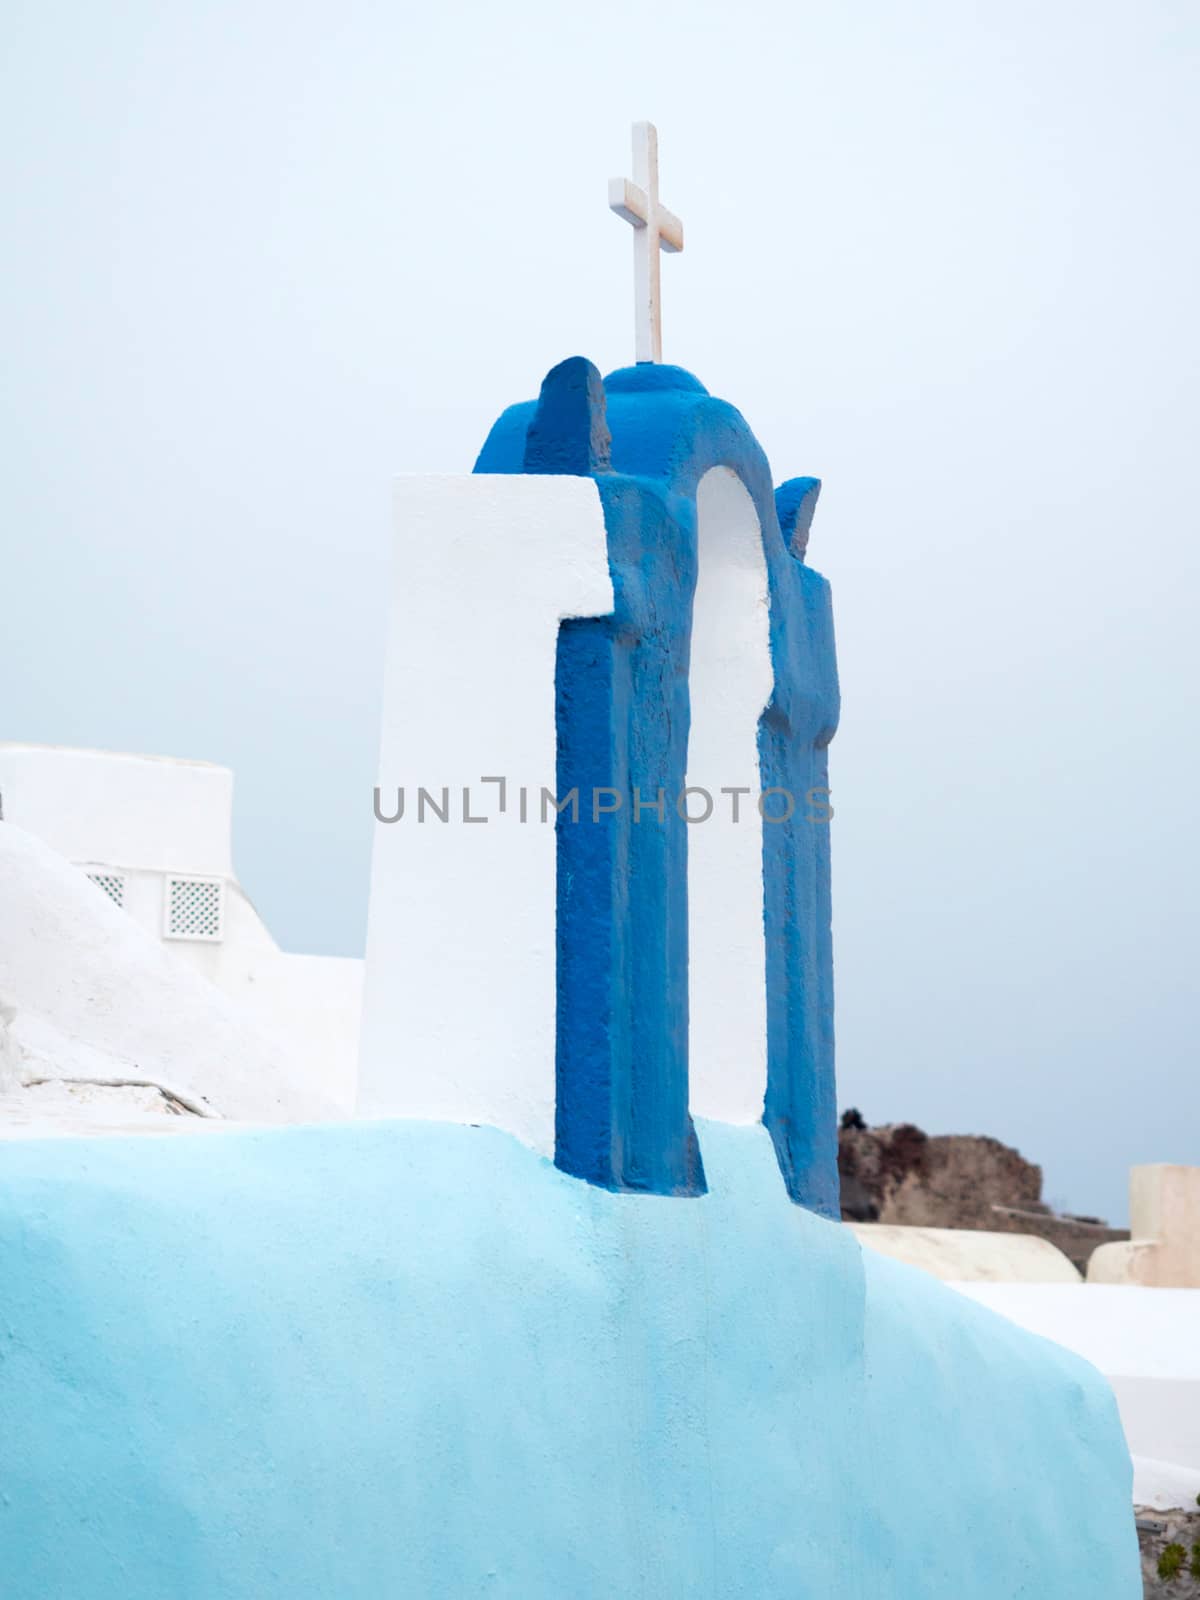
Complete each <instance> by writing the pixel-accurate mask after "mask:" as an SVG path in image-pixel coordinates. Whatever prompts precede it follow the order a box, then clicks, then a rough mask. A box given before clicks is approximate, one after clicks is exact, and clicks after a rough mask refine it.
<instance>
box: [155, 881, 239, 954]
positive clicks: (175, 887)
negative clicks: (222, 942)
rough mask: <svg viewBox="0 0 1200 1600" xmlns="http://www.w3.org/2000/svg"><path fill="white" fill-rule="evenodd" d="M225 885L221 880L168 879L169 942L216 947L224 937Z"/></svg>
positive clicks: (165, 932)
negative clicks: (205, 943)
mask: <svg viewBox="0 0 1200 1600" xmlns="http://www.w3.org/2000/svg"><path fill="white" fill-rule="evenodd" d="M224 921H225V885H224V884H223V883H222V881H221V879H220V878H168V879H167V893H166V917H165V921H164V925H163V937H164V938H166V939H204V940H207V941H208V942H209V943H215V942H216V941H217V940H219V939H221V938H222V937H223V935H224V931H225V928H224Z"/></svg>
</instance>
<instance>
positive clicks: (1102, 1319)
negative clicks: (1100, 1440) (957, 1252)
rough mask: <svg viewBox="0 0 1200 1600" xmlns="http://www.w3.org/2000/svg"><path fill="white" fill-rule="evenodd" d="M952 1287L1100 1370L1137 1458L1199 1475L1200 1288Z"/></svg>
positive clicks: (1109, 1286) (997, 1285) (1089, 1285)
mask: <svg viewBox="0 0 1200 1600" xmlns="http://www.w3.org/2000/svg"><path fill="white" fill-rule="evenodd" d="M954 1287H955V1288H957V1289H958V1290H960V1292H961V1293H963V1294H965V1295H968V1296H969V1297H970V1298H971V1299H973V1300H978V1301H979V1302H980V1303H981V1304H983V1305H986V1306H990V1307H991V1308H992V1309H993V1310H994V1311H999V1312H1000V1313H1002V1315H1004V1316H1006V1317H1009V1318H1010V1319H1011V1320H1012V1321H1013V1322H1016V1323H1019V1324H1020V1325H1021V1327H1023V1328H1027V1329H1028V1330H1029V1331H1030V1332H1031V1333H1038V1334H1041V1335H1042V1336H1043V1337H1044V1338H1047V1339H1053V1340H1054V1341H1055V1343H1057V1344H1061V1345H1065V1346H1066V1347H1067V1349H1069V1350H1074V1351H1075V1352H1076V1353H1077V1354H1078V1355H1081V1356H1083V1357H1084V1358H1085V1359H1086V1360H1088V1361H1090V1362H1091V1363H1092V1364H1093V1366H1096V1367H1098V1368H1099V1369H1100V1371H1101V1372H1102V1373H1104V1375H1105V1377H1107V1378H1108V1380H1109V1382H1110V1383H1111V1384H1112V1387H1113V1392H1114V1393H1115V1395H1116V1397H1117V1404H1118V1406H1119V1407H1120V1411H1121V1421H1122V1423H1123V1424H1124V1427H1125V1436H1126V1439H1127V1440H1128V1442H1129V1448H1130V1451H1131V1453H1132V1454H1133V1455H1134V1456H1135V1457H1136V1456H1142V1457H1145V1458H1147V1460H1149V1461H1152V1462H1157V1463H1158V1464H1159V1467H1160V1468H1161V1469H1163V1470H1165V1469H1166V1468H1167V1467H1170V1468H1171V1469H1181V1470H1182V1471H1184V1472H1188V1473H1190V1472H1200V1289H1152V1288H1140V1287H1135V1286H1132V1285H1105V1284H1096V1283H1087V1284H1078V1285H1076V1286H1071V1285H1069V1284H1037V1283H1005V1284H998V1283H997V1284H984V1283H958V1284H955V1286H954ZM1160 1476H1161V1474H1160ZM1175 1476H1176V1477H1178V1474H1177V1473H1176V1474H1175ZM1181 1481H1182V1480H1181ZM1187 1481H1190V1480H1187ZM1198 1487H1200V1485H1198ZM1143 1503H1147V1502H1143Z"/></svg>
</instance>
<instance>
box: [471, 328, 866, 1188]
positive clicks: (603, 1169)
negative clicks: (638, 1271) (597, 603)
mask: <svg viewBox="0 0 1200 1600" xmlns="http://www.w3.org/2000/svg"><path fill="white" fill-rule="evenodd" d="M714 467H727V468H729V469H730V470H732V471H733V472H735V473H736V474H737V475H738V477H739V478H740V479H741V481H742V483H743V484H744V485H745V486H746V488H747V490H748V491H749V493H750V495H751V496H752V498H753V500H754V503H755V506H756V509H757V511H758V516H759V521H760V525H761V528H762V536H763V547H764V552H765V555H766V560H767V569H768V575H769V584H770V602H771V656H772V663H773V667H774V677H775V687H774V692H773V694H772V698H771V701H770V704H769V705H768V707H767V709H766V711H765V713H764V715H763V717H762V720H761V722H760V727H759V753H760V766H761V773H762V782H763V788H764V789H768V788H773V787H778V788H785V789H787V790H788V791H789V792H790V793H791V794H792V795H793V796H794V801H795V808H794V811H793V814H792V816H791V817H790V819H789V820H788V821H787V822H786V823H779V824H767V825H765V826H764V830H763V831H764V859H763V871H764V918H765V924H766V942H767V970H766V972H765V973H764V976H763V981H764V984H765V985H766V989H767V1033H768V1041H767V1043H768V1066H767V1077H768V1082H767V1093H766V1100H765V1105H764V1117H763V1120H764V1122H765V1123H766V1125H767V1127H768V1128H769V1129H770V1132H771V1135H772V1139H773V1141H774V1145H775V1150H776V1154H777V1157H778V1160H779V1164H780V1168H781V1171H782V1173H783V1176H784V1180H785V1183H786V1185H787V1188H788V1192H789V1194H790V1195H791V1196H792V1198H793V1199H794V1200H796V1201H798V1202H799V1203H801V1204H804V1205H807V1206H810V1207H811V1208H813V1209H814V1210H817V1211H820V1212H823V1213H825V1214H827V1215H837V1147H836V1105H835V1096H834V1078H833V986H832V985H833V977H832V953H831V943H830V896H829V827H828V817H829V807H828V805H827V804H826V803H825V802H826V799H827V793H826V791H827V764H826V747H827V745H828V743H829V740H830V739H831V738H832V736H833V732H834V730H835V728H836V725H837V716H838V690H837V669H836V662H835V658H834V650H833V631H832V611H831V606H830V602H829V587H828V585H827V584H826V582H825V580H824V579H823V578H821V577H820V576H819V575H818V574H817V573H814V572H812V571H811V570H810V569H809V568H807V567H806V566H805V564H804V547H805V543H806V540H807V530H808V526H809V523H810V522H811V519H812V514H813V508H814V506H815V502H816V497H817V493H818V491H819V487H820V486H819V484H818V483H817V481H816V480H815V479H811V478H810V479H795V480H792V481H791V482H789V483H788V484H785V485H784V486H783V487H782V488H781V490H780V491H779V500H778V505H777V502H776V496H775V492H774V490H773V488H772V483H771V476H770V469H769V467H768V464H767V461H766V457H765V456H764V455H763V452H762V450H761V448H760V446H759V445H758V442H757V440H755V438H754V436H753V434H752V433H751V432H750V429H749V428H748V427H747V425H746V423H745V421H744V419H743V418H742V417H741V415H740V414H739V413H738V412H737V411H736V410H734V408H733V407H732V406H729V405H727V404H726V403H725V402H723V401H720V400H715V399H713V397H712V396H710V395H709V394H708V392H707V390H706V389H705V388H704V386H703V385H702V384H701V383H699V382H698V381H697V380H696V379H695V378H694V377H692V376H691V374H690V373H686V372H683V371H681V370H680V369H679V368H676V367H664V366H657V365H644V366H639V367H634V368H628V369H625V370H624V371H621V372H617V373H614V374H612V375H611V376H610V377H609V378H608V379H607V380H606V381H605V382H604V383H603V385H602V384H601V381H600V377H599V374H598V373H597V372H596V369H595V368H594V367H592V366H591V364H590V363H589V362H586V361H584V360H583V359H582V358H579V357H576V358H573V359H571V360H570V361H566V362H563V363H562V364H561V365H560V366H558V367H556V368H555V369H554V370H553V371H552V372H551V373H550V374H549V375H548V376H547V378H546V381H545V383H544V384H543V386H542V392H541V395H540V397H539V399H538V401H537V402H536V403H528V404H525V405H521V406H514V407H510V408H509V410H508V411H506V412H505V413H504V414H503V415H502V416H501V417H500V418H499V420H498V421H497V423H496V425H495V426H494V428H493V429H492V432H491V434H490V435H489V437H488V440H487V442H486V444H485V445H484V448H483V450H482V452H481V453H480V457H479V460H478V462H477V464H476V471H478V472H521V471H524V472H544V471H549V472H570V473H575V474H579V475H583V476H590V477H593V478H594V479H595V481H596V484H597V488H598V491H599V494H600V497H601V502H602V505H603V508H604V517H605V526H606V529H607V533H608V547H609V562H610V567H611V571H612V579H613V591H614V610H613V614H612V615H611V616H610V617H602V618H591V619H587V620H580V621H567V622H564V623H563V625H562V628H561V630H560V635H559V646H558V659H557V677H556V686H555V688H556V718H557V729H558V770H557V775H556V781H557V789H558V795H559V797H560V798H561V797H562V796H564V795H567V794H569V793H570V792H571V791H572V790H575V789H577V790H578V791H579V797H580V811H579V820H578V821H577V822H574V821H571V820H570V817H569V815H568V814H566V813H564V814H561V815H560V816H559V818H558V821H557V829H558V934H557V937H558V993H557V1004H558V1018H557V1090H558V1101H557V1116H556V1132H557V1149H556V1160H557V1162H558V1164H559V1166H561V1167H562V1168H563V1169H564V1170H565V1171H567V1172H570V1173H573V1174H574V1175H575V1176H578V1177H582V1178H586V1179H587V1180H588V1181H589V1182H592V1183H596V1184H600V1185H602V1186H603V1187H605V1188H610V1189H628V1190H641V1191H648V1192H652V1193H657V1194H673V1195H687V1194H699V1193H702V1192H703V1191H704V1172H703V1166H702V1162H701V1156H700V1150H699V1146H698V1144H697V1140H696V1135H695V1131H694V1129H693V1126H692V1122H691V1118H690V1116H689V1114H688V1084H687V1055H688V1040H687V1012H688V1005H687V825H686V823H684V822H683V820H682V819H681V818H680V817H679V816H678V813H677V812H676V809H675V805H674V801H675V797H676V796H677V795H678V794H679V793H680V792H681V791H682V788H683V784H684V775H685V772H686V768H687V730H688V726H689V720H690V706H689V699H688V685H687V662H688V659H689V654H690V642H691V611H692V599H693V594H694V590H695V583H696V564H697V542H696V491H697V487H698V485H699V483H700V480H701V478H702V477H703V476H704V474H705V473H706V472H708V471H710V470H711V469H712V468H714ZM660 792H661V793H662V794H663V795H664V796H665V799H666V804H665V806H664V809H663V815H662V819H661V821H658V820H657V819H656V818H655V817H654V816H653V815H652V813H651V812H650V811H649V809H648V807H649V805H651V804H653V803H654V802H655V801H656V799H657V797H658V795H659V793H660ZM597 795H598V796H599V799H598V801H597V804H596V805H595V806H593V798H594V797H595V796H597ZM639 802H640V803H641V805H642V807H643V809H642V812H641V819H640V821H635V811H636V809H637V807H638V805H639Z"/></svg>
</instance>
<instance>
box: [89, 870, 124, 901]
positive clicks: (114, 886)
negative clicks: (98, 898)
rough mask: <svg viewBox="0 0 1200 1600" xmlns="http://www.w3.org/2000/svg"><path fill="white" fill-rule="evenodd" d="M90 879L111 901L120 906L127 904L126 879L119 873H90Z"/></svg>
mask: <svg viewBox="0 0 1200 1600" xmlns="http://www.w3.org/2000/svg"><path fill="white" fill-rule="evenodd" d="M88 877H89V878H90V879H91V880H92V882H93V883H94V884H95V885H96V887H97V889H99V890H100V891H101V892H102V893H103V894H106V895H107V896H108V898H109V899H110V900H115V901H116V903H117V904H118V905H119V906H123V905H124V904H125V879H124V878H123V877H122V876H121V874H120V873H119V872H89V873H88Z"/></svg>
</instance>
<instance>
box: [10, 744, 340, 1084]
mask: <svg viewBox="0 0 1200 1600" xmlns="http://www.w3.org/2000/svg"><path fill="white" fill-rule="evenodd" d="M232 807H233V774H232V773H231V772H230V771H229V770H228V768H225V767H220V766H213V765H211V764H210V763H208V762H203V761H181V760H175V759H172V758H166V757H157V756H141V755H128V754H120V753H113V752H110V751H101V750H74V749H66V748H61V747H57V746H46V745H28V744H0V810H2V813H3V818H4V821H3V823H0V827H2V826H5V825H10V826H14V827H19V828H23V829H25V830H27V831H28V832H29V833H31V834H34V835H36V836H37V838H39V839H40V840H41V841H42V842H43V843H45V844H46V845H47V846H48V847H49V848H50V849H52V850H53V851H54V852H56V853H57V854H58V855H59V856H61V857H65V858H66V859H67V860H68V861H70V862H72V863H73V864H74V865H75V866H77V867H79V868H81V869H82V871H83V872H85V873H88V874H91V875H94V876H97V877H99V878H101V879H107V880H110V881H111V880H113V879H114V878H115V879H119V885H120V903H121V912H122V914H123V915H124V916H125V917H126V918H127V919H128V920H129V921H132V922H133V923H135V924H136V925H137V926H138V927H139V928H140V929H141V930H142V932H143V933H144V934H145V935H146V936H147V937H148V938H149V939H151V940H153V941H155V942H156V943H159V944H161V945H162V947H163V950H164V952H165V953H166V955H167V956H168V958H169V959H170V960H172V961H174V962H176V963H178V964H180V965H182V966H184V967H188V968H191V969H192V970H193V971H194V972H196V973H198V974H200V975H202V976H203V977H204V978H206V979H208V980H209V981H210V982H211V983H213V984H215V985H216V987H217V988H218V989H220V990H222V991H223V992H224V993H225V994H227V995H229V996H232V997H233V998H234V999H236V1000H237V1001H238V1002H239V1003H240V1004H241V1005H242V1006H244V1007H245V1008H246V1012H247V1014H248V1015H249V1016H251V1017H253V1018H254V1019H255V1020H256V1022H257V1025H258V1026H260V1027H262V1028H264V1029H265V1030H266V1031H267V1032H268V1034H269V1035H270V1036H271V1037H273V1038H274V1039H275V1040H276V1041H277V1042H278V1044H279V1045H280V1046H281V1048H283V1049H284V1050H285V1051H286V1052H288V1053H289V1054H290V1056H291V1057H292V1059H293V1061H294V1063H295V1066H294V1075H295V1079H296V1082H297V1084H298V1085H301V1086H303V1085H309V1086H311V1085H313V1084H320V1085H321V1090H322V1094H323V1096H325V1099H324V1100H323V1102H322V1103H323V1104H324V1105H325V1106H326V1109H327V1110H329V1111H334V1110H336V1111H337V1112H338V1113H340V1114H342V1115H348V1114H349V1113H350V1112H351V1110H352V1108H353V1104H354V1095H355V1082H354V1080H355V1074H356V1072H357V1061H358V1027H359V1020H360V1013H361V990H362V963H361V961H357V960H349V959H345V960H340V959H337V958H333V957H316V956H296V955H292V954H290V953H288V952H285V951H282V950H280V949H279V946H278V945H277V944H276V942H275V940H274V939H273V938H272V936H271V933H270V931H269V930H268V929H267V927H266V925H265V924H264V923H263V921H262V919H261V917H260V916H259V915H258V913H257V911H256V910H255V909H254V907H253V905H252V904H251V903H250V901H249V899H248V898H247V896H246V894H245V892H244V891H243V889H242V888H241V885H240V884H239V883H238V881H237V878H236V876H235V874H234V869H233V861H232V840H231V828H232V815H233V811H232ZM176 878H198V879H204V880H208V881H219V883H220V886H221V887H220V894H221V924H222V925H221V931H220V937H219V938H217V939H211V940H209V939H190V938H165V937H164V932H165V929H166V926H167V916H166V912H167V903H168V897H169V893H170V882H171V881H172V880H173V879H176ZM89 892H90V893H93V894H96V895H101V894H102V891H101V890H100V889H99V888H91V886H89ZM0 985H2V975H0ZM303 1092H304V1093H306V1092H307V1090H304V1091H303Z"/></svg>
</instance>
